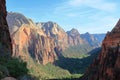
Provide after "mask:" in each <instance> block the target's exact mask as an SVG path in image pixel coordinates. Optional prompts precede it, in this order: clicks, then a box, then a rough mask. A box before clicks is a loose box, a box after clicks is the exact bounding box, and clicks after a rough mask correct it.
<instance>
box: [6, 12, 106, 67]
mask: <svg viewBox="0 0 120 80" xmlns="http://www.w3.org/2000/svg"><path fill="white" fill-rule="evenodd" d="M7 22H8V25H9V30H10V35H11V39H12V46H13V54H12V56H15V57H20V58H22V59H24V60H25V59H27V56H30V57H31V58H32V59H33V60H34V61H36V62H38V63H40V64H43V65H45V64H47V63H49V62H50V63H53V62H54V61H55V60H56V59H58V57H60V56H62V52H63V51H64V50H66V49H67V48H69V47H70V46H77V45H84V44H87V45H90V46H91V47H93V49H94V48H97V47H100V42H99V41H98V40H97V38H95V37H94V36H93V35H91V34H89V33H86V34H87V35H88V36H89V37H88V39H89V40H88V39H87V38H85V35H86V34H85V35H81V34H80V33H79V32H78V30H77V29H72V30H71V31H67V32H65V31H64V29H62V28H61V27H60V26H59V25H58V24H57V23H55V22H51V21H49V22H38V23H35V22H33V21H32V20H31V19H28V18H26V17H25V16H24V15H22V14H20V13H14V12H9V13H8V16H7ZM103 38H104V37H103ZM91 41H92V42H91ZM91 44H92V45H91Z"/></svg>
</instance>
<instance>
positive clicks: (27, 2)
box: [6, 0, 120, 33]
mask: <svg viewBox="0 0 120 80" xmlns="http://www.w3.org/2000/svg"><path fill="white" fill-rule="evenodd" d="M6 1H7V2H6V5H7V11H8V12H11V11H12V12H19V13H22V14H23V15H25V16H26V17H27V18H31V19H32V20H33V21H34V22H47V21H53V22H56V23H58V24H59V25H60V26H61V27H62V28H63V29H64V30H65V31H69V30H71V29H72V28H76V29H78V31H79V32H80V33H85V32H89V33H106V32H107V31H111V30H112V28H113V27H114V26H115V24H116V23H117V21H118V20H119V18H120V9H119V8H120V6H119V4H120V0H6Z"/></svg>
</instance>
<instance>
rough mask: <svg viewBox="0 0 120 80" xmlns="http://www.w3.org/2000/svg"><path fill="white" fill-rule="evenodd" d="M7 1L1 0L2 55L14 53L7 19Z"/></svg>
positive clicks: (0, 40)
mask: <svg viewBox="0 0 120 80" xmlns="http://www.w3.org/2000/svg"><path fill="white" fill-rule="evenodd" d="M5 4H6V1H5V0H0V55H6V54H12V44H11V39H10V34H9V28H8V25H7V21H6V16H7V12H6V6H5Z"/></svg>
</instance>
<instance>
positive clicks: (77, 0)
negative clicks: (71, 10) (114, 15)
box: [67, 0, 116, 12]
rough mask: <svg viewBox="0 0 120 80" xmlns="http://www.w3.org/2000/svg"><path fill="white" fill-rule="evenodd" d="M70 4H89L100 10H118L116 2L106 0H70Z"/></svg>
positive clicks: (78, 5)
mask: <svg viewBox="0 0 120 80" xmlns="http://www.w3.org/2000/svg"><path fill="white" fill-rule="evenodd" d="M67 3H68V5H69V6H73V7H80V6H81V5H84V6H88V7H91V8H95V9H98V10H103V11H108V12H112V11H115V10H116V4H115V3H110V2H106V1H105V0H94V1H92V0H69V1H68V2H67Z"/></svg>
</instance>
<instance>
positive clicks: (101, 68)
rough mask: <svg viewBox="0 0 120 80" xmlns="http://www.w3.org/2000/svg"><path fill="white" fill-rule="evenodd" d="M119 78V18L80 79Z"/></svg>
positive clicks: (102, 79) (115, 79) (113, 79)
mask: <svg viewBox="0 0 120 80" xmlns="http://www.w3.org/2000/svg"><path fill="white" fill-rule="evenodd" d="M119 79H120V20H119V21H118V23H117V25H116V26H115V28H114V29H113V30H112V31H111V32H108V33H107V35H106V37H105V39H104V41H103V43H102V52H101V54H100V55H99V56H98V58H97V59H96V60H95V61H94V62H93V64H92V65H91V66H90V67H89V69H88V70H87V72H86V74H85V75H84V76H83V78H82V80H119Z"/></svg>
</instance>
